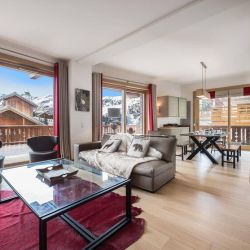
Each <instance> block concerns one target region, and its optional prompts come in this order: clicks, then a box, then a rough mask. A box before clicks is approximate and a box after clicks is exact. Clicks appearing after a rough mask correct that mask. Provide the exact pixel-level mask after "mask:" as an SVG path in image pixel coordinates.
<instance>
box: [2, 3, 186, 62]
mask: <svg viewBox="0 0 250 250" xmlns="http://www.w3.org/2000/svg"><path fill="white" fill-rule="evenodd" d="M188 2H191V0H178V1H176V0H167V1H166V0H154V1H152V0H126V1H125V0H40V1H37V0H36V1H35V0H22V1H20V0H7V1H6V0H0V6H1V7H0V42H1V39H2V40H4V41H6V40H7V41H10V42H11V43H17V44H19V45H21V46H25V47H27V48H30V49H33V50H37V51H39V52H42V53H44V54H47V55H49V56H52V57H56V58H57V57H59V58H65V59H76V58H81V57H85V56H87V55H89V54H92V53H93V52H95V51H96V50H99V49H100V48H102V47H103V46H106V45H107V44H109V43H112V42H114V41H116V40H118V39H120V38H121V37H123V36H125V35H127V34H128V33H130V32H133V31H134V30H136V29H138V28H140V27H141V26H143V25H145V24H147V23H150V22H152V21H153V20H155V19H157V18H159V17H160V16H162V15H165V14H166V13H168V12H171V11H173V10H175V9H176V8H179V7H180V6H182V5H184V4H186V3H188Z"/></svg>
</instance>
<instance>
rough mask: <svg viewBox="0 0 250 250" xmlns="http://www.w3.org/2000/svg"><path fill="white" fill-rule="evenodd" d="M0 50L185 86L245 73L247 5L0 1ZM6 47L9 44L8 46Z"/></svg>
mask: <svg viewBox="0 0 250 250" xmlns="http://www.w3.org/2000/svg"><path fill="white" fill-rule="evenodd" d="M0 6H1V8H0V46H1V47H8V45H13V46H12V47H15V46H14V45H17V46H19V48H24V49H27V51H34V52H37V53H40V54H41V55H44V56H48V57H50V58H62V59H69V60H71V59H72V60H78V61H79V62H88V63H92V64H93V65H94V64H98V63H103V64H104V65H106V66H111V67H117V68H120V69H124V70H127V71H132V72H136V73H138V74H145V75H147V76H150V77H152V78H156V79H159V80H167V81H170V82H176V83H181V84H182V83H191V82H193V81H196V80H199V79H200V65H199V62H200V61H201V60H202V61H204V62H205V63H206V64H207V65H208V76H209V77H212V78H216V77H221V76H223V75H236V74H241V73H245V72H249V71H250V56H249V55H250V28H249V24H250V0H154V1H152V0H126V1H125V0H71V1H70V0H52V1H51V0H40V1H38V0H37V1H35V0H22V1H20V0H8V1H6V0H0ZM9 47H11V46H9Z"/></svg>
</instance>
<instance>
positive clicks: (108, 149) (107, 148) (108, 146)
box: [100, 139, 122, 153]
mask: <svg viewBox="0 0 250 250" xmlns="http://www.w3.org/2000/svg"><path fill="white" fill-rule="evenodd" d="M121 142H122V141H121V140H117V139H109V140H107V141H106V142H105V143H104V145H103V146H102V148H101V149H100V151H101V152H105V153H113V152H116V151H117V149H118V147H119V146H120V144H121Z"/></svg>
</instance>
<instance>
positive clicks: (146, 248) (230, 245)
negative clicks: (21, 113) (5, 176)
mask: <svg viewBox="0 0 250 250" xmlns="http://www.w3.org/2000/svg"><path fill="white" fill-rule="evenodd" d="M217 156H218V157H219V155H217ZM218 159H219V158H218ZM2 185H4V183H2ZM0 186H1V185H0ZM123 192H124V190H119V193H123ZM133 195H138V196H139V197H140V200H139V202H138V203H136V204H134V206H138V207H141V208H142V209H143V213H142V214H141V215H140V217H142V218H144V219H145V220H146V227H145V233H144V235H143V236H142V238H140V239H139V240H138V241H137V242H136V243H134V244H133V245H132V246H130V247H129V250H140V249H143V250H151V249H152V250H154V249H155V250H159V249H163V250H190V249H197V250H203V249H213V250H219V249H221V250H222V249H223V250H224V249H233V250H243V249H244V250H246V249H249V250H250V152H242V157H241V159H240V163H239V164H238V165H237V167H236V169H233V167H232V165H231V164H230V165H226V166H225V167H222V166H221V165H213V164H211V163H210V161H209V160H208V159H207V158H206V156H204V155H202V154H200V155H199V156H198V157H197V158H196V159H195V160H192V161H187V160H186V161H181V160H180V157H177V173H176V178H175V179H174V180H172V181H171V182H169V183H168V184H167V185H165V186H164V187H162V188H161V189H160V190H159V191H158V192H156V193H149V192H146V191H142V190H139V189H135V188H133Z"/></svg>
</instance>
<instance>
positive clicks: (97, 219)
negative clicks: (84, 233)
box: [0, 191, 145, 250]
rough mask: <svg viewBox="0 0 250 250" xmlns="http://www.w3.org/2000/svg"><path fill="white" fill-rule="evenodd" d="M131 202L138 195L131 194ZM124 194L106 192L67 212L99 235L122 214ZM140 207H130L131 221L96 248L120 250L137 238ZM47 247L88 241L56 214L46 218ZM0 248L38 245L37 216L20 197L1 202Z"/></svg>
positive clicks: (140, 231)
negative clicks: (48, 218) (49, 218)
mask: <svg viewBox="0 0 250 250" xmlns="http://www.w3.org/2000/svg"><path fill="white" fill-rule="evenodd" d="M8 195H10V193H9V192H6V191H1V192H0V197H2V198H3V197H7V196H8ZM132 200H133V203H135V202H136V201H137V197H134V196H133V197H132ZM124 204H125V197H124V196H120V195H118V194H115V193H108V194H106V195H104V196H102V197H99V198H98V199H96V200H93V201H91V202H89V203H87V204H85V205H83V206H81V207H79V208H76V209H75V210H73V211H72V212H71V213H69V214H70V215H71V216H72V217H73V218H74V219H76V220H77V221H78V222H80V223H81V224H82V225H84V226H85V227H86V228H87V229H89V230H90V231H91V232H92V233H94V234H95V235H96V236H99V235H100V234H102V233H103V232H104V231H106V230H107V229H108V228H110V227H111V226H112V225H114V224H115V223H116V222H118V221H119V220H120V219H121V218H123V217H124V215H125V205H124ZM141 212H142V211H141V209H140V208H136V207H133V208H132V215H133V216H132V217H133V219H132V222H131V223H130V224H128V225H126V226H125V227H124V228H122V229H121V230H119V231H118V232H117V233H116V234H115V235H113V236H112V237H111V238H109V239H108V240H107V241H105V242H104V243H102V244H101V246H100V247H99V248H98V249H102V250H118V249H119V250H122V249H126V248H127V247H128V246H129V245H131V244H132V243H134V242H135V241H136V240H138V239H139V238H140V237H141V236H142V234H143V232H144V224H145V221H144V220H143V219H141V218H135V217H136V216H137V215H139V214H140V213H141ZM47 225H48V230H47V241H48V249H51V250H52V249H53V250H66V249H70V250H76V249H82V248H83V247H84V246H86V245H87V244H88V242H86V241H85V240H84V239H83V238H82V237H81V236H80V235H78V234H77V233H76V232H75V231H74V230H73V229H72V228H71V227H70V226H68V225H67V224H66V223H65V222H64V221H63V220H62V219H59V218H55V219H53V220H51V221H49V222H48V224H47ZM0 249H1V250H24V249H25V250H31V249H32V250H33V249H38V219H37V217H36V216H35V215H33V213H32V212H31V211H30V209H29V208H28V207H27V206H26V205H25V204H24V203H23V202H22V201H21V200H20V199H15V200H12V201H9V202H5V203H2V204H0Z"/></svg>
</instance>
